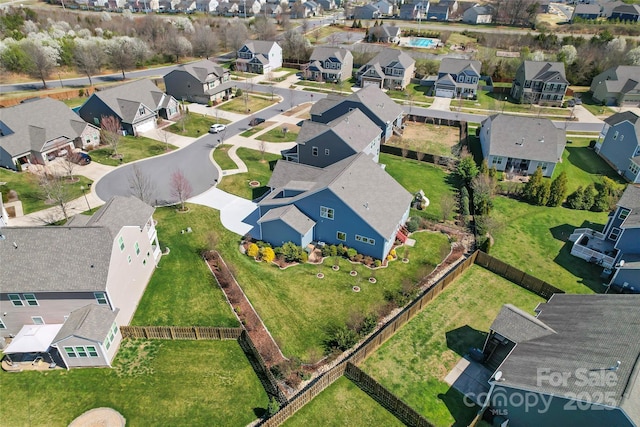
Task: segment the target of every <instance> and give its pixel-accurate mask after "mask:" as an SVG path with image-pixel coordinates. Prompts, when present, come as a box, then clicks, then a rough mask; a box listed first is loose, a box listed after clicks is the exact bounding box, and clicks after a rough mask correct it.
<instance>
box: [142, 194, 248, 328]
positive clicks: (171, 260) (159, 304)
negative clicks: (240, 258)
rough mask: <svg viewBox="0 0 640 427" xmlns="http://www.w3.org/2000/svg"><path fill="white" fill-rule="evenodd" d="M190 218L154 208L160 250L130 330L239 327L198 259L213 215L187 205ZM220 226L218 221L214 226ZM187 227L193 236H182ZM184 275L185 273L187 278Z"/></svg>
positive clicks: (206, 268)
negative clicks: (140, 327) (141, 327)
mask: <svg viewBox="0 0 640 427" xmlns="http://www.w3.org/2000/svg"><path fill="white" fill-rule="evenodd" d="M189 207H190V209H191V210H190V212H189V213H177V212H176V210H175V209H174V208H158V209H157V210H156V213H155V214H154V217H155V219H156V220H157V221H158V225H157V229H158V238H159V240H160V246H161V248H162V249H163V250H164V248H165V247H169V249H170V253H169V254H168V255H163V256H162V258H161V260H160V264H159V266H158V268H157V269H156V271H155V272H154V273H153V276H152V277H151V280H150V281H149V284H148V285H147V289H146V291H145V293H144V295H143V297H142V299H141V300H140V304H139V305H138V309H137V310H136V314H135V316H134V318H133V321H132V324H133V325H174V326H225V327H226V326H229V327H236V326H238V321H237V320H236V318H235V316H234V315H233V313H232V311H231V308H230V307H229V305H228V304H227V302H226V300H225V297H224V294H223V293H222V291H221V290H220V287H219V286H218V284H217V283H216V280H215V278H214V277H213V275H212V274H211V272H210V271H209V268H208V267H207V264H206V263H205V262H204V261H203V260H202V257H201V256H200V251H201V250H202V249H203V248H206V247H207V245H208V244H209V243H208V242H207V239H208V238H209V234H210V233H211V232H212V225H211V224H213V223H216V222H215V221H218V217H216V216H215V215H214V213H215V211H213V210H211V209H207V208H204V207H202V206H199V205H190V206H189ZM217 224H219V222H218V223H217ZM188 227H191V229H192V230H193V232H191V233H184V234H182V233H181V230H186V229H187V228H188ZM186 272H188V273H186Z"/></svg>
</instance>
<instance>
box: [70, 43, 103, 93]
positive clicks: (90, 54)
mask: <svg viewBox="0 0 640 427" xmlns="http://www.w3.org/2000/svg"><path fill="white" fill-rule="evenodd" d="M80 40H83V41H80ZM104 61H105V56H104V50H103V49H102V46H100V44H99V43H98V42H96V41H91V40H89V41H84V39H79V40H78V41H77V42H76V45H75V47H74V49H73V62H74V63H75V66H76V69H77V70H78V71H79V72H81V73H83V74H84V75H85V76H87V78H88V79H89V86H93V82H92V81H91V76H93V75H95V74H98V73H99V72H100V69H101V68H102V65H103V64H104Z"/></svg>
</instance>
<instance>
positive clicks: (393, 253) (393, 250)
mask: <svg viewBox="0 0 640 427" xmlns="http://www.w3.org/2000/svg"><path fill="white" fill-rule="evenodd" d="M389 256H391V257H392V258H395V257H396V256H397V255H396V250H395V249H391V251H389Z"/></svg>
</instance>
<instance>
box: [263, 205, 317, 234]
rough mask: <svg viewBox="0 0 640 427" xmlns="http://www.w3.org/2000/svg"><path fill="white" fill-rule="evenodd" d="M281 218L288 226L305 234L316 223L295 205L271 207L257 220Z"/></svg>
mask: <svg viewBox="0 0 640 427" xmlns="http://www.w3.org/2000/svg"><path fill="white" fill-rule="evenodd" d="M276 220H281V221H282V222H284V223H285V224H287V225H288V226H289V227H291V228H292V229H294V230H295V231H297V232H298V233H300V234H301V235H304V234H306V233H307V232H308V231H309V230H311V229H312V228H313V226H314V225H316V222H315V221H314V220H312V219H311V218H309V217H308V216H306V215H305V214H303V213H302V212H301V211H300V209H298V208H297V207H295V205H287V206H281V207H279V208H273V209H271V210H270V211H269V212H267V213H266V214H264V215H262V217H261V218H260V219H259V220H258V222H259V223H263V222H269V221H276Z"/></svg>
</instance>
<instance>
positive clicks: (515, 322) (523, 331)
mask: <svg viewBox="0 0 640 427" xmlns="http://www.w3.org/2000/svg"><path fill="white" fill-rule="evenodd" d="M491 330H493V331H495V332H497V333H499V334H500V335H502V336H503V337H506V338H509V340H511V341H512V342H514V343H521V342H524V341H529V340H532V339H536V338H540V337H544V336H546V335H549V334H555V333H556V331H554V330H553V329H551V328H550V327H549V326H547V325H545V324H544V323H543V322H541V321H540V320H539V319H537V318H535V317H534V316H532V315H530V314H529V313H527V312H525V311H523V310H520V309H519V308H518V307H516V306H514V305H512V304H505V305H503V306H502V309H501V310H500V312H499V313H498V315H497V316H496V318H495V320H494V321H493V323H492V324H491Z"/></svg>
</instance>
